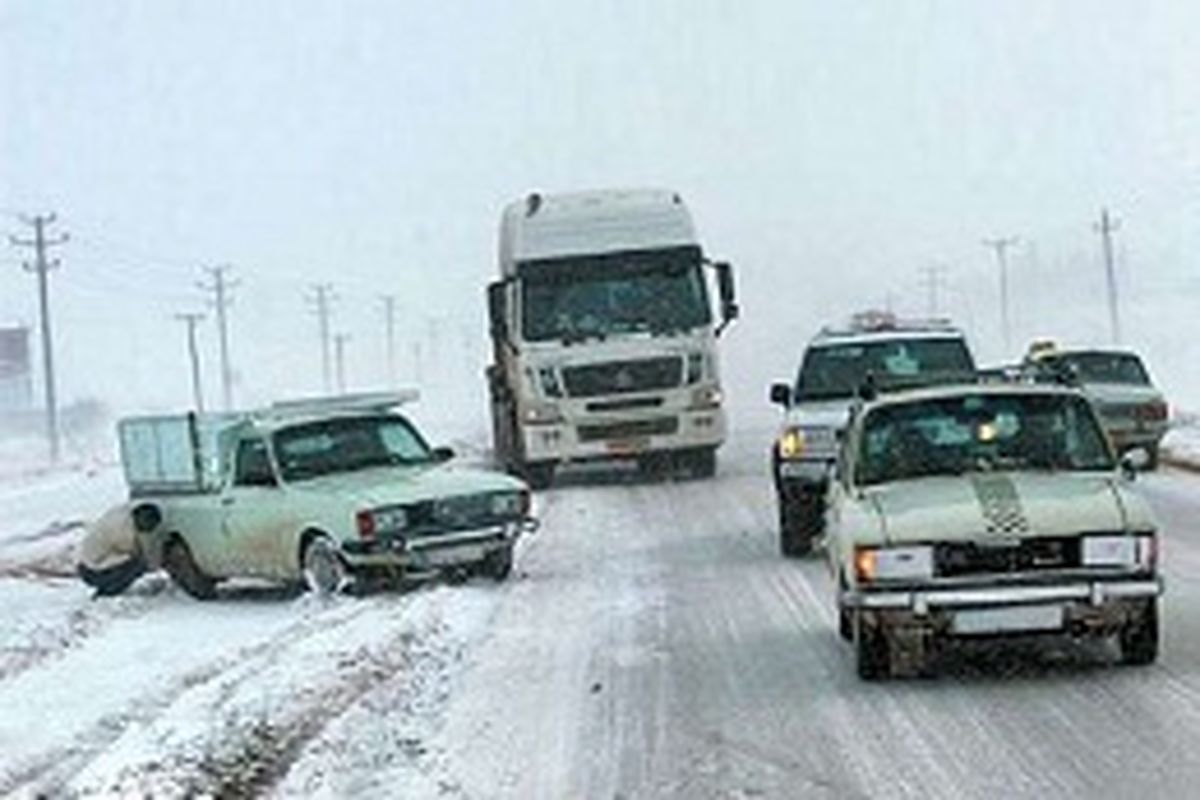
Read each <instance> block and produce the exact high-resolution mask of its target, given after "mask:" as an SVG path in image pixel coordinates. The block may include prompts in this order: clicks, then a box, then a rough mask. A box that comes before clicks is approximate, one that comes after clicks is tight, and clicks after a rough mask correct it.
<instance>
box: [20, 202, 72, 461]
mask: <svg viewBox="0 0 1200 800" xmlns="http://www.w3.org/2000/svg"><path fill="white" fill-rule="evenodd" d="M57 219H58V217H57V216H56V215H55V214H39V215H34V216H32V217H26V216H22V217H21V221H22V222H24V223H25V224H26V225H29V226H30V227H32V228H33V238H32V239H19V238H17V237H16V236H10V237H9V241H11V242H12V244H13V245H14V246H16V247H31V248H33V255H34V260H33V263H32V264H28V263H27V264H25V269H26V271H28V272H34V273H36V274H37V279H38V311H39V315H40V317H41V329H42V330H41V333H42V372H43V375H42V378H43V380H44V381H45V395H46V397H45V400H46V440H47V441H48V443H49V445H50V461H51V462H57V461H58V457H59V450H60V444H59V432H58V394H57V392H56V390H55V386H54V339H53V337H52V336H51V334H50V283H49V276H50V270H52V269H55V268H57V267H58V266H59V261H58V260H57V259H54V260H50V259H47V258H46V252H47V251H48V250H49V249H50V248H52V247H57V246H59V245H61V244H64V243H66V242H67V241H68V240H69V239H70V237H69V236H68V235H67V234H65V233H60V234H58V235H56V236H47V235H46V227H47V226H49V225H53V224H54V222H55V220H57Z"/></svg>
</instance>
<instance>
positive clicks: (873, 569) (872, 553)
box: [854, 545, 933, 583]
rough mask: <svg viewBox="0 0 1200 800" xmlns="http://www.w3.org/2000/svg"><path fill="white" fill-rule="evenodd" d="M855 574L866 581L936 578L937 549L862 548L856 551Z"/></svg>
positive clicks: (916, 546)
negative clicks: (934, 563)
mask: <svg viewBox="0 0 1200 800" xmlns="http://www.w3.org/2000/svg"><path fill="white" fill-rule="evenodd" d="M854 573H855V575H857V576H858V579H859V580H860V581H863V582H864V583H869V582H871V581H901V580H923V579H928V578H932V577H933V548H932V547H930V546H929V545H913V546H909V547H860V548H858V549H856V550H855V551H854Z"/></svg>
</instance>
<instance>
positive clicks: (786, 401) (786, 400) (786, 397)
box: [771, 383, 792, 408]
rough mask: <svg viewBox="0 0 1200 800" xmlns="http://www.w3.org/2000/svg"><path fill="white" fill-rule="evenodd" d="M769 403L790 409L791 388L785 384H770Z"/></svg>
mask: <svg viewBox="0 0 1200 800" xmlns="http://www.w3.org/2000/svg"><path fill="white" fill-rule="evenodd" d="M771 402H772V403H774V404H775V405H777V406H783V407H784V408H791V407H792V387H790V386H788V385H787V384H786V383H773V384H771Z"/></svg>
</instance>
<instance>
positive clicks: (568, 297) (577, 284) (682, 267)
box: [519, 247, 712, 343]
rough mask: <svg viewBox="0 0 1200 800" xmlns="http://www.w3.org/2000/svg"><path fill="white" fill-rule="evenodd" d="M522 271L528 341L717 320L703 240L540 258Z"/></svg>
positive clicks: (665, 329)
mask: <svg viewBox="0 0 1200 800" xmlns="http://www.w3.org/2000/svg"><path fill="white" fill-rule="evenodd" d="M519 275H520V279H521V286H522V290H521V304H522V307H521V333H522V335H523V336H524V338H525V339H526V341H533V342H538V341H547V340H550V339H561V340H563V341H564V342H568V343H569V342H572V341H582V340H584V339H588V338H601V339H603V338H604V337H606V336H609V335H613V334H623V333H634V332H639V331H646V332H649V333H651V334H665V333H674V332H678V331H687V330H691V329H693V328H698V327H700V326H703V325H708V324H709V323H710V322H711V321H712V316H711V314H710V311H709V307H708V294H707V291H706V289H705V284H704V276H703V275H702V274H701V266H700V251H699V249H698V248H696V247H677V248H670V249H662V250H644V251H637V252H624V253H607V254H604V255H588V256H572V257H569V258H558V259H551V260H545V261H532V262H526V263H524V264H522V265H521V267H520V270H519Z"/></svg>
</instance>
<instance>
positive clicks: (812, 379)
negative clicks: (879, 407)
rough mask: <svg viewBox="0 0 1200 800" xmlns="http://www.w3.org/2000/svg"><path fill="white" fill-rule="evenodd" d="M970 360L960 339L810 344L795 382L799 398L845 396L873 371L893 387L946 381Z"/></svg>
mask: <svg viewBox="0 0 1200 800" xmlns="http://www.w3.org/2000/svg"><path fill="white" fill-rule="evenodd" d="M974 369H975V364H974V361H973V360H972V358H971V354H970V351H969V350H967V346H966V343H965V342H964V341H963V340H962V339H958V338H953V339H930V338H919V339H894V340H888V341H881V342H852V343H846V344H836V345H822V346H820V347H813V348H810V349H809V350H808V352H807V353H805V356H804V363H803V364H802V365H801V368H800V374H799V376H798V377H797V380H796V397H797V399H799V400H818V399H825V398H838V397H850V396H851V395H853V394H854V393H855V392H856V391H858V388H859V387H860V386H861V385H862V383H863V381H864V380H865V379H866V377H867V375H868V374H870V375H872V376H873V377H874V378H875V380H876V381H877V383H878V384H879V385H883V386H890V387H898V386H911V385H918V384H928V383H938V382H949V381H953V380H956V379H960V378H962V377H964V376H969V375H971V374H972V373H973V372H974Z"/></svg>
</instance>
